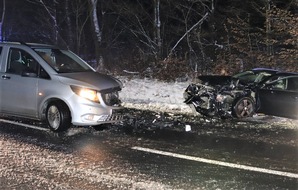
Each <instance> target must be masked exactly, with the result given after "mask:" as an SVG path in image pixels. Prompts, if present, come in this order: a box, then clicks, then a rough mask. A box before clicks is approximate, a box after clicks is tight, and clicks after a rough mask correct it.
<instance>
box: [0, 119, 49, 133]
mask: <svg viewBox="0 0 298 190" xmlns="http://www.w3.org/2000/svg"><path fill="white" fill-rule="evenodd" d="M0 122H3V123H10V124H14V125H19V126H23V127H28V128H32V129H37V130H40V131H50V129H46V128H43V127H37V126H35V125H29V124H25V123H19V122H15V121H10V120H6V119H0Z"/></svg>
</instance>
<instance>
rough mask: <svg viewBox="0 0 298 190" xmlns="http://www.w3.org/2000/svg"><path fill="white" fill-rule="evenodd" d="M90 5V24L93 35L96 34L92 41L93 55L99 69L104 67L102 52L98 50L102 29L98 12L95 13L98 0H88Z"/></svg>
mask: <svg viewBox="0 0 298 190" xmlns="http://www.w3.org/2000/svg"><path fill="white" fill-rule="evenodd" d="M89 2H90V5H91V14H92V26H93V29H94V35H95V36H96V40H95V42H94V45H95V55H96V63H97V66H96V70H97V71H100V70H103V68H104V60H103V56H102V52H100V46H101V42H102V30H101V28H100V25H99V20H98V14H97V4H98V0H89Z"/></svg>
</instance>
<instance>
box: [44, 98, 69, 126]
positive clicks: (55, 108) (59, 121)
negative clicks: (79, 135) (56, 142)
mask: <svg viewBox="0 0 298 190" xmlns="http://www.w3.org/2000/svg"><path fill="white" fill-rule="evenodd" d="M46 121H47V124H48V126H49V128H50V129H51V130H52V131H54V132H60V131H65V130H67V129H68V128H69V127H70V125H71V118H70V112H69V109H68V107H67V106H66V105H65V104H64V103H63V102H52V103H50V104H49V105H48V107H47V109H46Z"/></svg>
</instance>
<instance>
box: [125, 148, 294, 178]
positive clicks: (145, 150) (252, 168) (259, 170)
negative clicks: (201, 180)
mask: <svg viewBox="0 0 298 190" xmlns="http://www.w3.org/2000/svg"><path fill="white" fill-rule="evenodd" d="M131 149H133V150H139V151H143V152H149V153H153V154H159V155H164V156H170V157H174V158H180V159H185V160H191V161H196V162H203V163H206V164H214V165H219V166H225V167H230V168H236V169H241V170H248V171H254V172H260V173H266V174H273V175H279V176H283V177H290V178H296V179H297V178H298V174H295V173H290V172H282V171H277V170H270V169H265V168H258V167H253V166H246V165H241V164H233V163H229V162H222V161H216V160H210V159H205V158H199V157H194V156H187V155H183V154H177V153H172V152H165V151H160V150H155V149H150V148H143V147H132V148H131Z"/></svg>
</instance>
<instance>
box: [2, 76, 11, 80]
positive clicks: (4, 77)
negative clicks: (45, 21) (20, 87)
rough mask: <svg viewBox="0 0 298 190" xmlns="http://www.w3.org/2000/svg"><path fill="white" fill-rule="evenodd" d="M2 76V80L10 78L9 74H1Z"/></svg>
mask: <svg viewBox="0 0 298 190" xmlns="http://www.w3.org/2000/svg"><path fill="white" fill-rule="evenodd" d="M2 78H3V79H4V80H7V79H10V76H7V75H2Z"/></svg>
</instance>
